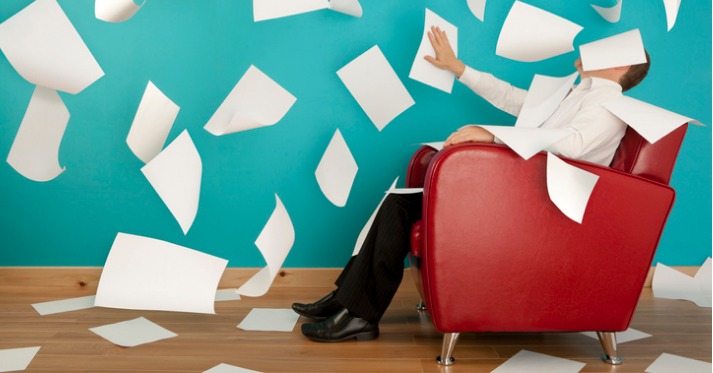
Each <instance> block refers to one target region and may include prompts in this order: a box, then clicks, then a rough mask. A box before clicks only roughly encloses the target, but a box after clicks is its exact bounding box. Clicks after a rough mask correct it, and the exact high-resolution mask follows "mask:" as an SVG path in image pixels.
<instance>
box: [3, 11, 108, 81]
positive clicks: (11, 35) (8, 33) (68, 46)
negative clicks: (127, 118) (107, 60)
mask: <svg viewBox="0 0 713 373" xmlns="http://www.w3.org/2000/svg"><path fill="white" fill-rule="evenodd" d="M0 49H2V51H3V53H5V57H7V59H8V61H9V62H10V64H11V65H12V66H13V67H14V68H15V70H16V71H17V73H18V74H20V75H21V76H22V77H23V78H25V80H27V81H28V82H30V83H32V84H35V85H38V86H42V87H47V88H50V89H53V90H57V91H64V92H69V93H79V92H81V91H82V90H83V89H84V88H86V87H87V86H89V85H90V84H92V83H94V82H95V81H96V80H97V79H99V78H101V77H102V76H104V71H102V69H101V67H99V64H98V63H97V61H96V60H95V59H94V56H92V53H91V52H90V51H89V49H88V48H87V46H86V44H84V41H83V40H82V38H81V37H80V36H79V33H77V30H76V29H75V28H74V26H73V25H72V23H71V22H70V21H69V19H68V18H67V15H66V14H64V12H63V11H62V8H61V7H60V6H59V4H58V3H57V1H55V0H36V1H34V2H32V3H31V4H30V5H28V6H27V7H25V8H24V9H23V10H21V11H20V12H18V13H17V14H15V15H14V16H12V17H10V18H9V19H8V20H6V21H5V22H3V23H2V24H0Z"/></svg>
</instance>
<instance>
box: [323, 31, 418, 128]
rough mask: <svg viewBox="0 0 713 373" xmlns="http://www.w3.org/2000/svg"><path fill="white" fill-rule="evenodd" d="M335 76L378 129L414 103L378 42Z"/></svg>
mask: <svg viewBox="0 0 713 373" xmlns="http://www.w3.org/2000/svg"><path fill="white" fill-rule="evenodd" d="M337 75H338V76H339V78H340V79H341V80H342V82H343V83H344V85H345V86H346V87H347V89H348V90H349V92H350V93H351V94H352V96H354V98H355V99H356V101H357V102H358V103H359V105H360V106H361V108H362V109H364V112H366V115H367V116H368V117H369V119H371V121H372V122H373V123H374V125H375V126H376V128H378V129H379V131H381V130H382V129H384V127H386V125H387V124H389V122H391V121H392V120H393V119H394V118H396V117H397V116H398V115H399V114H401V113H402V112H404V111H405V110H406V109H408V108H409V107H411V106H412V105H413V104H414V103H415V102H414V101H413V98H411V95H410V94H409V93H408V91H407V90H406V87H404V85H403V83H401V80H399V77H398V76H397V75H396V72H395V71H394V69H393V68H392V67H391V65H390V64H389V61H387V60H386V57H385V56H384V54H383V53H381V49H379V46H378V45H375V46H373V47H372V48H370V49H369V50H367V51H366V52H364V53H363V54H362V55H361V56H359V57H357V58H356V59H355V60H353V61H351V62H349V63H348V64H347V65H346V66H344V67H342V68H341V69H339V71H337Z"/></svg>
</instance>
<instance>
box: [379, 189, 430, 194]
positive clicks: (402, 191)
mask: <svg viewBox="0 0 713 373" xmlns="http://www.w3.org/2000/svg"><path fill="white" fill-rule="evenodd" d="M385 193H386V194H416V193H423V188H391V189H389V190H387V191H386V192H385Z"/></svg>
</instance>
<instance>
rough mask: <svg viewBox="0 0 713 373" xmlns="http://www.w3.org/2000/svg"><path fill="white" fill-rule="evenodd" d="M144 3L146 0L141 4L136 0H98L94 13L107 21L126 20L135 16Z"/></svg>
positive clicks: (98, 17)
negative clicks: (135, 0)
mask: <svg viewBox="0 0 713 373" xmlns="http://www.w3.org/2000/svg"><path fill="white" fill-rule="evenodd" d="M144 4H146V0H144V1H143V2H142V3H141V5H139V4H136V3H135V2H134V0H96V2H95V3H94V15H95V16H96V17H97V19H100V20H102V21H106V22H124V21H126V20H128V19H129V18H131V17H133V16H134V14H136V12H138V11H139V9H141V7H142V6H144Z"/></svg>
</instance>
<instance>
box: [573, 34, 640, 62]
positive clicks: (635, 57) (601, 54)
mask: <svg viewBox="0 0 713 373" xmlns="http://www.w3.org/2000/svg"><path fill="white" fill-rule="evenodd" d="M579 55H580V57H581V58H582V70H584V71H592V70H602V69H609V68H612V67H621V66H630V65H637V64H640V63H644V62H646V54H645V53H644V41H643V40H642V39H641V33H640V32H639V29H638V28H637V29H633V30H630V31H626V32H622V33H621V34H617V35H614V36H610V37H608V38H604V39H599V40H595V41H593V42H591V43H587V44H582V45H580V46H579Z"/></svg>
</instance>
